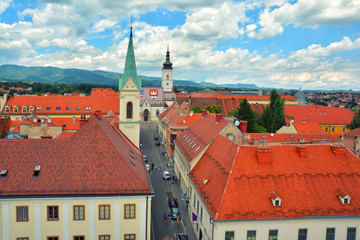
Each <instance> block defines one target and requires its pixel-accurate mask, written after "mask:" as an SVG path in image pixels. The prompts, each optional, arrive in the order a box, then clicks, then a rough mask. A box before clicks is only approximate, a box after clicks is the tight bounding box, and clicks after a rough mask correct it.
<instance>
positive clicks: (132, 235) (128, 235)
mask: <svg viewBox="0 0 360 240" xmlns="http://www.w3.org/2000/svg"><path fill="white" fill-rule="evenodd" d="M126 237H133V238H126ZM124 239H125V240H128V239H129V240H135V239H136V234H135V233H131V234H125V235H124Z"/></svg>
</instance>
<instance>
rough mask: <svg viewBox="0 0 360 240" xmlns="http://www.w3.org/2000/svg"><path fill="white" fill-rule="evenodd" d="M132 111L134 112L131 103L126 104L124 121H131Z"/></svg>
mask: <svg viewBox="0 0 360 240" xmlns="http://www.w3.org/2000/svg"><path fill="white" fill-rule="evenodd" d="M133 111H134V107H133V103H132V102H127V103H126V119H133Z"/></svg>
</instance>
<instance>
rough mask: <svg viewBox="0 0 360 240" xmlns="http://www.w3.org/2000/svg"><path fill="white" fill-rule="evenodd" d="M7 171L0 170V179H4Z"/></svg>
mask: <svg viewBox="0 0 360 240" xmlns="http://www.w3.org/2000/svg"><path fill="white" fill-rule="evenodd" d="M7 172H8V170H1V172H0V177H6V175H7Z"/></svg>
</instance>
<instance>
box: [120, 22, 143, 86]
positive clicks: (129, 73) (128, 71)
mask: <svg viewBox="0 0 360 240" xmlns="http://www.w3.org/2000/svg"><path fill="white" fill-rule="evenodd" d="M130 77H131V78H132V80H133V81H134V82H135V84H136V85H137V87H138V88H139V89H141V79H140V78H139V77H138V75H137V71H136V61H135V53H134V44H133V33H132V23H131V27H130V38H129V45H128V49H127V54H126V62H125V68H124V76H123V77H122V78H121V79H120V82H119V89H121V88H122V87H123V86H124V84H125V83H126V82H127V81H128V79H129V78H130Z"/></svg>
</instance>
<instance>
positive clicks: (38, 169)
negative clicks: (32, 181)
mask: <svg viewBox="0 0 360 240" xmlns="http://www.w3.org/2000/svg"><path fill="white" fill-rule="evenodd" d="M40 168H41V165H36V166H35V169H34V175H33V176H34V177H38V176H39V174H40Z"/></svg>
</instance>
